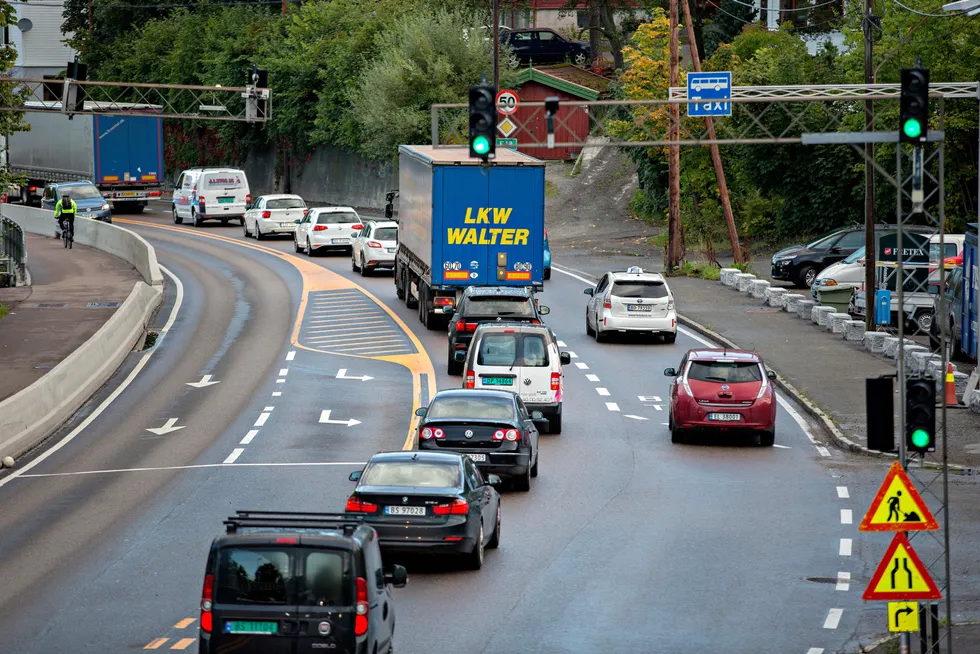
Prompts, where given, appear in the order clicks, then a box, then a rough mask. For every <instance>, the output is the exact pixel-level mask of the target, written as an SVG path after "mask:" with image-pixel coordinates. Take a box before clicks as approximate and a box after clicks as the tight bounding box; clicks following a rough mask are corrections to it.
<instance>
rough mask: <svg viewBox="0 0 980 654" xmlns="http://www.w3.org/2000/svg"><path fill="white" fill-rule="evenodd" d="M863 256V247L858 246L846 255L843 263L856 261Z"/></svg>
mask: <svg viewBox="0 0 980 654" xmlns="http://www.w3.org/2000/svg"><path fill="white" fill-rule="evenodd" d="M863 258H864V248H858V249H857V250H854V253H853V254H850V255H848V257H847V258H846V259H844V263H857V262H858V261H860V260H861V259H863Z"/></svg>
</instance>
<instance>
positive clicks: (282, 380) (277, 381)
mask: <svg viewBox="0 0 980 654" xmlns="http://www.w3.org/2000/svg"><path fill="white" fill-rule="evenodd" d="M276 383H277V384H285V383H286V380H285V379H277V380H276Z"/></svg>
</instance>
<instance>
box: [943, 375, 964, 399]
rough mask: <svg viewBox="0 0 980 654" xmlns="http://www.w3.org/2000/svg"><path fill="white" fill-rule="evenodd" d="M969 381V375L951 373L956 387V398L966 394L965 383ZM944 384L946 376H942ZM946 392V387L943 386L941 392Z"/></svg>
mask: <svg viewBox="0 0 980 654" xmlns="http://www.w3.org/2000/svg"><path fill="white" fill-rule="evenodd" d="M968 381H970V375H968V374H966V373H965V372H954V373H953V384H954V385H955V387H956V397H963V393H965V392H966V383H967V382H968ZM945 382H946V376H945V375H943V383H944V384H945ZM945 391H946V386H943V392H945Z"/></svg>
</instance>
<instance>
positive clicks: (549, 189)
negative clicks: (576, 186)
mask: <svg viewBox="0 0 980 654" xmlns="http://www.w3.org/2000/svg"><path fill="white" fill-rule="evenodd" d="M544 196H545V197H546V198H556V197H558V186H557V185H555V183H554V182H551V181H549V180H547V179H546V180H544Z"/></svg>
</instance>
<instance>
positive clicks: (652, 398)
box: [636, 395, 663, 402]
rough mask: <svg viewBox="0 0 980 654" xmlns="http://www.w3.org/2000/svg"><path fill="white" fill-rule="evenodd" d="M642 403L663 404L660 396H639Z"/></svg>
mask: <svg viewBox="0 0 980 654" xmlns="http://www.w3.org/2000/svg"><path fill="white" fill-rule="evenodd" d="M636 397H637V398H639V400H640V402H663V400H661V399H660V396H659V395H637V396H636Z"/></svg>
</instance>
